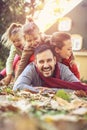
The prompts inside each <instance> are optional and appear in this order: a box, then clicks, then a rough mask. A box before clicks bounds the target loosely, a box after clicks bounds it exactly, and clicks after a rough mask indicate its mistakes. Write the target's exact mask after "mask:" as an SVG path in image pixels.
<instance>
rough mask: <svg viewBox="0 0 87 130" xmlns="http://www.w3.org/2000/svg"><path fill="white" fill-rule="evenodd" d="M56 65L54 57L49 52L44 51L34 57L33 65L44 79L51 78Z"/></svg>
mask: <svg viewBox="0 0 87 130" xmlns="http://www.w3.org/2000/svg"><path fill="white" fill-rule="evenodd" d="M55 64H56V57H54V56H53V54H52V52H51V51H50V50H46V51H44V52H41V53H39V54H37V55H36V57H35V65H36V67H37V68H38V70H39V71H40V72H41V73H42V74H43V76H44V77H50V76H52V74H53V72H54V69H55Z"/></svg>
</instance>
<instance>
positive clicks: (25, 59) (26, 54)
mask: <svg viewBox="0 0 87 130" xmlns="http://www.w3.org/2000/svg"><path fill="white" fill-rule="evenodd" d="M33 52H34V48H32V47H31V48H30V47H28V48H24V50H23V52H22V56H21V60H20V63H19V66H18V70H17V72H16V75H15V80H16V79H17V78H18V76H19V75H20V74H21V73H22V71H23V70H24V69H25V67H26V66H27V65H28V63H29V59H30V57H31V56H32V55H33Z"/></svg>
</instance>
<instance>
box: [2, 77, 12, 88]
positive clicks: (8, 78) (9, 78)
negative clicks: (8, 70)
mask: <svg viewBox="0 0 87 130" xmlns="http://www.w3.org/2000/svg"><path fill="white" fill-rule="evenodd" d="M11 79H12V75H11V74H9V75H7V76H6V77H5V78H4V79H2V80H1V81H0V85H1V86H3V85H8V84H9V83H10V82H11Z"/></svg>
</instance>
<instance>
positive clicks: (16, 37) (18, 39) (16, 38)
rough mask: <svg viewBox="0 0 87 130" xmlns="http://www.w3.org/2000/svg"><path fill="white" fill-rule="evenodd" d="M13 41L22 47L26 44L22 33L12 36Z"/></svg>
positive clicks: (16, 45) (15, 44)
mask: <svg viewBox="0 0 87 130" xmlns="http://www.w3.org/2000/svg"><path fill="white" fill-rule="evenodd" d="M11 41H12V42H13V44H14V46H15V47H18V48H21V47H23V44H24V39H23V36H22V35H21V34H20V33H17V34H14V35H12V36H11Z"/></svg>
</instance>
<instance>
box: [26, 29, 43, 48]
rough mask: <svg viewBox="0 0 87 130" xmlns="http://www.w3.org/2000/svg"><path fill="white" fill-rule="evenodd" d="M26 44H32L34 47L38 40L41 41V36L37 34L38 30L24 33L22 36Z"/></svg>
mask: <svg viewBox="0 0 87 130" xmlns="http://www.w3.org/2000/svg"><path fill="white" fill-rule="evenodd" d="M24 38H25V41H26V44H27V45H28V46H32V47H36V46H37V45H38V44H39V43H40V41H41V36H40V34H39V32H37V31H34V32H33V33H32V34H30V35H29V34H25V36H24Z"/></svg>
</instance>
